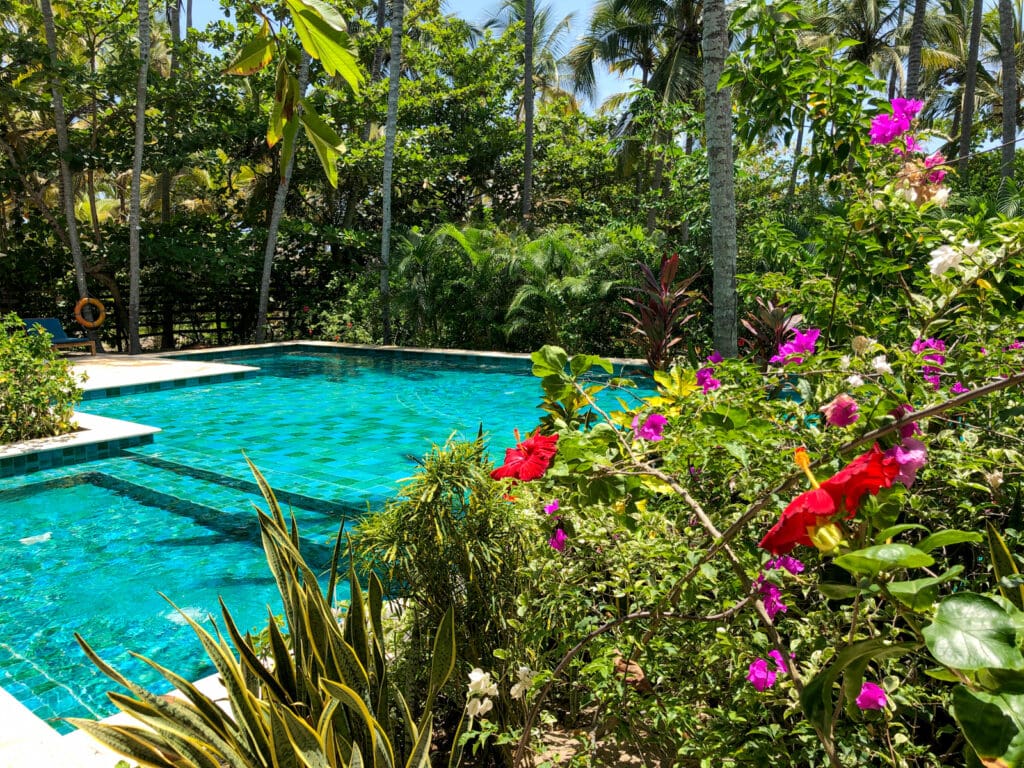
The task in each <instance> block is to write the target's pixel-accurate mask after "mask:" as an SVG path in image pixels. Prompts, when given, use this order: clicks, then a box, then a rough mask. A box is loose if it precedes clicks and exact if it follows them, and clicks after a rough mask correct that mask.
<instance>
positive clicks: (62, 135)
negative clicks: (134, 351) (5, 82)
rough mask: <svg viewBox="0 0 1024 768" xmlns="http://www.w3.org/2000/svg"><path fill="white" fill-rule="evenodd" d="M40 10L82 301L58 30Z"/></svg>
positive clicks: (47, 11)
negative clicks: (59, 67)
mask: <svg viewBox="0 0 1024 768" xmlns="http://www.w3.org/2000/svg"><path fill="white" fill-rule="evenodd" d="M40 6H41V9H42V12H43V26H44V27H45V31H46V47H47V49H48V51H49V54H50V66H51V67H52V72H51V73H50V76H51V78H52V79H51V80H50V91H51V92H52V94H53V119H54V125H55V128H56V132H57V152H58V154H59V155H60V193H61V199H62V200H63V202H64V220H65V223H66V225H67V234H68V243H69V244H70V246H71V259H72V261H73V262H74V265H75V285H76V286H77V288H78V296H79V298H81V299H84V298H85V297H86V296H88V295H89V288H88V286H87V285H86V280H85V261H84V260H83V259H82V244H81V241H80V240H79V238H78V223H77V222H76V221H75V198H74V187H73V186H72V184H71V167H70V166H69V165H68V156H69V149H68V144H69V142H68V123H67V116H66V115H65V114H64V90H63V88H62V87H61V84H60V81H59V80H58V79H57V68H58V65H59V62H58V57H57V29H56V25H55V24H54V23H53V8H52V6H51V5H50V0H42V1H41V3H40Z"/></svg>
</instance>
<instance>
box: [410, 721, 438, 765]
mask: <svg viewBox="0 0 1024 768" xmlns="http://www.w3.org/2000/svg"><path fill="white" fill-rule="evenodd" d="M433 723H434V720H433V717H432V716H431V714H430V713H429V712H428V713H427V716H426V718H424V722H423V723H422V727H421V728H420V737H419V738H418V739H416V743H415V744H414V745H413V748H412V752H411V753H409V759H408V760H406V761H405V768H430V736H431V732H432V726H433Z"/></svg>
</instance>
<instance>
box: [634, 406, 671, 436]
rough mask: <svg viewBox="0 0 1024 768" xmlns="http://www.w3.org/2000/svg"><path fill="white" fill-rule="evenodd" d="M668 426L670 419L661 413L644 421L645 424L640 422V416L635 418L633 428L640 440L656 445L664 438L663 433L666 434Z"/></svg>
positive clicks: (652, 415)
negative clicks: (666, 426)
mask: <svg viewBox="0 0 1024 768" xmlns="http://www.w3.org/2000/svg"><path fill="white" fill-rule="evenodd" d="M666 424H668V419H666V418H665V417H664V416H662V415H661V414H660V413H652V414H650V415H649V416H648V417H647V418H645V419H644V420H643V423H641V422H640V414H637V415H636V416H634V417H633V423H632V425H631V426H632V427H633V432H634V433H635V434H636V436H637V438H638V439H640V440H647V441H648V442H650V443H656V442H658V441H659V440H661V439H662V438H663V437H664V435H663V434H662V432H664V430H665V425H666Z"/></svg>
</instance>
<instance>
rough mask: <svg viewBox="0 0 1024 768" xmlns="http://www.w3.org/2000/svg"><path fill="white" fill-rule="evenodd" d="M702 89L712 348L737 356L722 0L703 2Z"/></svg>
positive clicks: (732, 197)
mask: <svg viewBox="0 0 1024 768" xmlns="http://www.w3.org/2000/svg"><path fill="white" fill-rule="evenodd" d="M703 47H704V90H705V131H706V133H707V153H708V175H709V181H710V183H711V253H712V273H713V288H712V301H713V308H712V309H713V320H712V329H713V337H714V345H715V349H717V350H718V352H719V353H720V354H721V355H723V356H724V357H736V355H737V354H738V349H737V346H736V331H737V328H736V194H735V190H734V187H733V159H732V102H731V96H730V93H729V89H728V88H719V87H718V82H719V80H721V79H722V71H723V69H724V67H725V57H726V54H727V53H728V47H729V26H728V15H727V14H726V9H725V0H708V2H706V3H705V4H704V38H703Z"/></svg>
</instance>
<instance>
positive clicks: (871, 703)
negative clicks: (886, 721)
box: [857, 682, 889, 709]
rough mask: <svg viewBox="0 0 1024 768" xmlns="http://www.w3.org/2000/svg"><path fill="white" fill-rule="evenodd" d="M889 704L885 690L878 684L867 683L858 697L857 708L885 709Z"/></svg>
mask: <svg viewBox="0 0 1024 768" xmlns="http://www.w3.org/2000/svg"><path fill="white" fill-rule="evenodd" d="M888 703H889V699H888V698H887V697H886V695H885V689H884V688H883V687H882V686H880V685H878V684H876V683H868V682H865V683H864V685H862V686H861V688H860V693H859V694H858V695H857V706H858V707H860V708H861V709H885V705H886V704H888Z"/></svg>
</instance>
